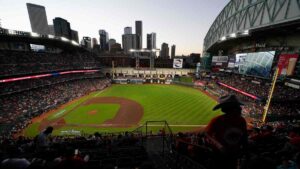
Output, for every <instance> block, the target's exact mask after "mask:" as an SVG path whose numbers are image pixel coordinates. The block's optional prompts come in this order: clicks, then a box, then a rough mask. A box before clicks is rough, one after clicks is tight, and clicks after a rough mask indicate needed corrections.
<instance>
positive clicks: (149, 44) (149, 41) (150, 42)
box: [147, 33, 156, 49]
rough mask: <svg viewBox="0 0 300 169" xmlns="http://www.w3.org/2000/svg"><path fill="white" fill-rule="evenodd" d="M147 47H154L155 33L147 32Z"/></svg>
mask: <svg viewBox="0 0 300 169" xmlns="http://www.w3.org/2000/svg"><path fill="white" fill-rule="evenodd" d="M147 49H156V33H150V34H147Z"/></svg>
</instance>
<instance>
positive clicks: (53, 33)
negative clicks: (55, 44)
mask: <svg viewBox="0 0 300 169" xmlns="http://www.w3.org/2000/svg"><path fill="white" fill-rule="evenodd" d="M48 30H49V35H55V32H54V26H53V25H48Z"/></svg>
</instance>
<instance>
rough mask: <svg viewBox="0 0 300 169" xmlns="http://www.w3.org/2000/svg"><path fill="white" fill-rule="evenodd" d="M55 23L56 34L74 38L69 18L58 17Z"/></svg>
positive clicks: (54, 20)
mask: <svg viewBox="0 0 300 169" xmlns="http://www.w3.org/2000/svg"><path fill="white" fill-rule="evenodd" d="M53 25H54V33H55V36H60V37H65V38H67V39H72V32H71V26H70V23H69V22H68V21H67V20H65V19H63V18H59V17H56V18H54V19H53Z"/></svg>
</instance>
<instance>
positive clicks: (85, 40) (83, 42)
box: [81, 36, 92, 49]
mask: <svg viewBox="0 0 300 169" xmlns="http://www.w3.org/2000/svg"><path fill="white" fill-rule="evenodd" d="M81 46H83V47H85V48H88V49H91V48H92V42H91V38H90V37H88V36H84V37H82V40H81Z"/></svg>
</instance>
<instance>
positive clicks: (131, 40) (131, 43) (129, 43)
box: [122, 34, 136, 54]
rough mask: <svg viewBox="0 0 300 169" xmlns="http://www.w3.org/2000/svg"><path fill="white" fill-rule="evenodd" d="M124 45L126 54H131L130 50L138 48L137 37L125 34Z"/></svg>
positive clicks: (123, 37)
mask: <svg viewBox="0 0 300 169" xmlns="http://www.w3.org/2000/svg"><path fill="white" fill-rule="evenodd" d="M122 45H123V50H124V53H125V54H129V53H130V49H135V48H136V35H135V34H124V35H122Z"/></svg>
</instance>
